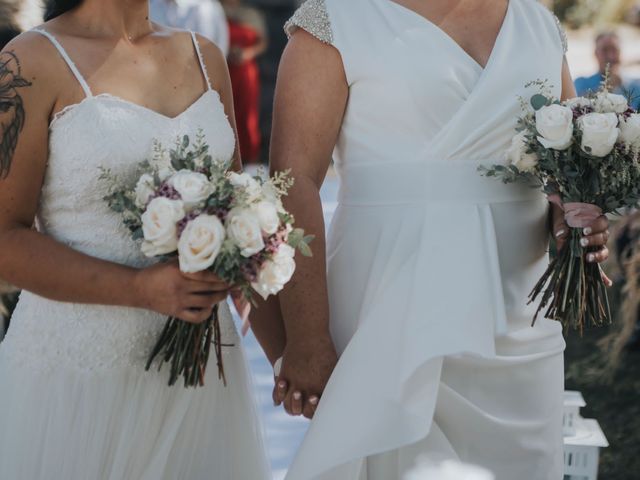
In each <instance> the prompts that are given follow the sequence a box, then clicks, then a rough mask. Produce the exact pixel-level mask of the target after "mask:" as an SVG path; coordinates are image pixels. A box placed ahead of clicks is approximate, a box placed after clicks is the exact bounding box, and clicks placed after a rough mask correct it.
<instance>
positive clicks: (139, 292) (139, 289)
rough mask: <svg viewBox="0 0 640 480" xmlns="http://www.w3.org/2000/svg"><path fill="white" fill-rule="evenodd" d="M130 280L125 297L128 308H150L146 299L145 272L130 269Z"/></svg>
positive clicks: (127, 283)
mask: <svg viewBox="0 0 640 480" xmlns="http://www.w3.org/2000/svg"><path fill="white" fill-rule="evenodd" d="M127 273H128V280H127V281H126V282H125V293H124V294H125V296H126V301H127V306H129V307H134V308H148V302H147V298H146V289H145V288H144V286H145V280H144V277H145V275H144V270H143V269H142V270H141V269H133V268H132V269H130V270H129V271H128V272H127Z"/></svg>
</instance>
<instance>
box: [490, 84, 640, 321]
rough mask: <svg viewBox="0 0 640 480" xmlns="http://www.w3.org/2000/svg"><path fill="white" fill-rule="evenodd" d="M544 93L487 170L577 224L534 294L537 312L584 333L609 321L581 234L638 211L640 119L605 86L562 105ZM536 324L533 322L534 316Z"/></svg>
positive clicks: (597, 272)
mask: <svg viewBox="0 0 640 480" xmlns="http://www.w3.org/2000/svg"><path fill="white" fill-rule="evenodd" d="M531 85H537V86H538V87H539V88H540V91H541V92H542V93H538V94H535V95H533V97H532V98H531V100H530V101H529V102H526V101H524V100H523V101H522V104H523V109H524V111H525V113H524V115H523V116H522V117H521V118H520V119H519V120H518V126H517V134H516V135H515V137H514V138H513V142H512V145H511V148H510V149H509V150H508V152H507V154H506V157H507V164H506V165H494V166H492V167H490V168H484V167H481V171H482V172H483V173H484V174H485V175H486V176H492V177H500V178H501V179H502V180H503V181H504V182H505V183H511V182H525V183H529V184H532V185H534V186H537V187H539V188H541V189H542V190H543V191H544V193H546V194H547V195H548V197H549V200H550V201H551V202H553V203H555V204H557V205H559V206H560V207H562V208H563V210H564V212H565V218H566V221H567V223H568V225H569V226H570V227H571V229H570V233H569V237H568V240H567V244H566V245H565V247H564V248H563V249H562V250H561V251H560V252H559V253H558V255H557V256H556V258H555V259H554V260H553V261H552V262H551V263H550V265H549V267H548V268H547V270H546V272H545V273H544V275H543V276H542V277H541V278H540V280H539V282H538V283H537V284H536V286H535V288H534V289H533V291H532V292H531V294H530V297H529V298H530V303H531V302H534V301H536V300H537V299H540V305H539V307H538V310H537V312H536V316H535V317H536V318H537V316H538V314H539V313H540V312H541V311H542V310H543V309H545V308H546V311H545V316H546V317H547V318H552V319H556V320H560V321H561V322H562V323H563V325H564V327H565V328H568V327H573V328H576V329H580V330H581V331H582V329H583V328H584V326H585V325H587V324H591V325H602V324H604V323H609V322H610V321H611V313H610V309H609V301H608V298H607V291H606V286H605V284H604V281H603V279H602V272H601V270H600V267H599V265H597V264H596V263H591V262H587V261H586V260H585V257H586V255H587V254H588V253H589V252H591V251H593V250H591V249H585V248H583V247H582V246H581V244H580V240H581V234H582V229H583V228H585V227H587V226H589V225H590V224H591V223H592V222H593V220H595V219H596V218H598V217H599V216H600V215H602V214H609V213H618V212H620V211H621V210H622V209H624V208H627V207H635V206H637V204H638V201H639V200H640V190H639V189H640V164H639V154H640V115H638V113H637V112H636V111H634V110H633V109H632V108H631V107H630V106H629V103H628V101H627V99H626V98H625V97H624V96H622V95H615V94H612V93H610V92H609V91H608V90H607V88H606V86H603V87H602V89H601V90H600V91H598V92H597V93H594V94H593V95H592V96H589V97H578V98H573V99H570V100H567V101H565V102H560V101H558V100H557V99H554V98H552V96H551V95H550V94H548V93H546V85H545V82H532V84H530V85H529V86H531ZM534 322H535V318H534Z"/></svg>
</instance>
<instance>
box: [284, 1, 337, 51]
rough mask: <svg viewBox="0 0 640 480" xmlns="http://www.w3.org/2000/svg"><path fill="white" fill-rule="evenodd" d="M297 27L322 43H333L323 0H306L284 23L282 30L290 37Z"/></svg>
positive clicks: (329, 22)
mask: <svg viewBox="0 0 640 480" xmlns="http://www.w3.org/2000/svg"><path fill="white" fill-rule="evenodd" d="M298 28H302V29H303V30H306V31H307V32H309V33H310V34H311V35H313V36H314V37H316V38H317V39H318V40H320V41H321V42H323V43H327V44H329V45H333V30H332V29H331V21H330V20H329V14H328V13H327V6H326V4H325V0H307V1H306V2H305V3H304V4H302V6H301V7H300V8H298V10H297V11H296V13H295V14H294V15H293V17H291V19H290V20H289V21H288V22H287V23H286V24H285V26H284V31H285V32H286V34H287V36H289V37H290V36H291V35H292V34H293V33H294V32H295V31H296V30H297V29H298Z"/></svg>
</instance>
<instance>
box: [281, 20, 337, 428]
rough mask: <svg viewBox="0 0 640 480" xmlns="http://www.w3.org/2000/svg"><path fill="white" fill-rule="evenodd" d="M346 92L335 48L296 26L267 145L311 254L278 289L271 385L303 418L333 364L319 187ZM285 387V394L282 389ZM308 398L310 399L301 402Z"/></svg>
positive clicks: (291, 410) (310, 410)
mask: <svg viewBox="0 0 640 480" xmlns="http://www.w3.org/2000/svg"><path fill="white" fill-rule="evenodd" d="M348 95H349V90H348V85H347V81H346V77H345V72H344V68H343V65H342V59H341V58H340V55H339V53H338V51H337V50H335V49H334V48H333V47H330V46H328V45H325V44H322V43H321V42H319V41H318V40H317V39H315V38H314V37H312V36H311V35H310V34H308V33H307V32H305V31H303V30H299V31H298V32H296V33H295V34H294V35H293V37H292V39H291V40H290V42H289V44H288V46H287V48H286V50H285V53H284V55H283V57H282V60H281V64H280V72H279V75H278V84H277V87H276V99H275V110H274V124H273V138H272V142H271V145H272V150H271V170H272V172H276V171H284V170H290V171H291V174H292V176H293V178H294V179H295V184H294V186H293V188H292V189H291V191H290V193H289V196H288V197H287V198H286V199H285V207H286V208H287V209H288V210H289V211H290V212H291V213H292V214H293V215H294V217H295V218H296V220H297V225H298V226H300V227H301V228H304V229H305V231H306V232H307V233H309V234H312V235H315V240H314V242H313V243H312V245H311V247H312V250H313V257H311V258H305V257H298V260H297V263H298V266H297V269H296V273H295V274H294V277H293V279H292V281H291V282H290V283H289V284H288V285H287V286H286V287H285V289H284V290H283V291H282V292H281V293H280V295H279V300H280V309H281V312H282V315H283V318H284V324H285V328H286V347H285V349H284V354H283V365H282V370H281V374H280V377H279V378H278V381H277V384H276V389H275V391H274V400H275V402H276V404H279V403H280V402H282V401H284V404H285V408H286V410H287V411H288V412H289V413H292V414H297V415H299V414H301V413H304V414H305V416H307V417H310V416H312V415H313V412H314V411H315V405H313V403H316V405H317V398H318V397H319V396H320V395H321V394H322V392H323V391H324V387H325V386H326V383H327V381H328V379H329V376H330V375H331V372H332V371H333V368H334V367H335V363H336V361H337V356H336V352H335V347H334V346H333V342H332V340H331V335H330V331H329V301H328V294H327V278H326V256H325V226H324V219H323V214H322V204H321V200H320V187H321V185H322V182H323V180H324V177H325V175H326V172H327V169H328V168H329V165H330V162H331V156H332V152H333V148H334V146H335V144H336V141H337V138H338V134H339V131H340V128H341V124H342V119H343V116H344V112H345V109H346V105H347V99H348ZM285 393H286V395H285ZM313 397H316V399H315V402H313V401H312V402H311V404H310V402H309V400H313Z"/></svg>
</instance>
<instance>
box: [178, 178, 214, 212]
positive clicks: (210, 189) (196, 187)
mask: <svg viewBox="0 0 640 480" xmlns="http://www.w3.org/2000/svg"><path fill="white" fill-rule="evenodd" d="M168 183H169V185H171V186H172V187H173V188H175V189H176V190H177V191H178V193H179V194H180V197H182V201H183V202H184V205H185V207H186V208H188V209H189V208H195V207H198V206H200V205H201V204H202V203H203V202H204V201H205V200H206V199H207V198H209V196H210V195H211V194H212V193H214V192H215V187H214V185H213V184H212V183H211V182H210V181H209V179H208V178H207V176H206V175H204V174H202V173H197V172H192V171H190V170H180V171H179V172H178V173H176V174H175V175H173V176H172V177H171V178H169V181H168Z"/></svg>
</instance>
